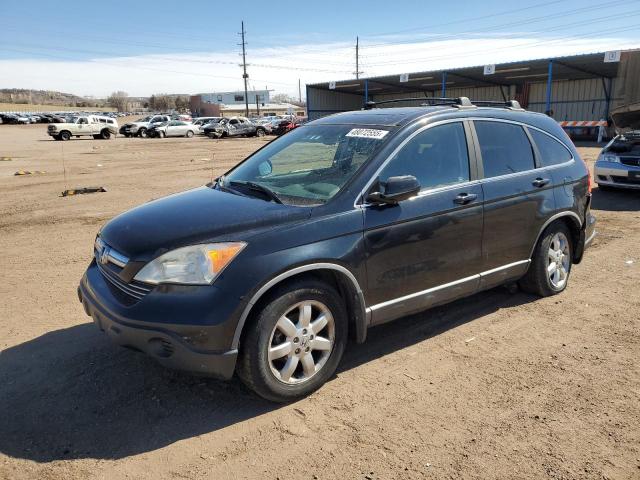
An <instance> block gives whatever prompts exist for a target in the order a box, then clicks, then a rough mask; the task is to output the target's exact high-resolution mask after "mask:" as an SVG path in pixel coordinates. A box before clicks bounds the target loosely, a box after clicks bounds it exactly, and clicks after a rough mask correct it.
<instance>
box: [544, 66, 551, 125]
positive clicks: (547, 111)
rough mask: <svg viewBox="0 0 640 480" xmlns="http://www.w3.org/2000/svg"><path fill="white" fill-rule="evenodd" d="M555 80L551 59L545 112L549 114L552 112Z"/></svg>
mask: <svg viewBox="0 0 640 480" xmlns="http://www.w3.org/2000/svg"><path fill="white" fill-rule="evenodd" d="M552 82H553V60H549V73H548V74H547V107H546V109H545V113H546V114H547V115H549V114H550V112H551V87H552Z"/></svg>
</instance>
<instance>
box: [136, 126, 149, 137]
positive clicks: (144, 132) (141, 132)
mask: <svg viewBox="0 0 640 480" xmlns="http://www.w3.org/2000/svg"><path fill="white" fill-rule="evenodd" d="M138 136H139V137H140V138H146V137H147V129H146V128H141V129H140V130H138Z"/></svg>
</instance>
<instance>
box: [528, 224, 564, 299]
mask: <svg viewBox="0 0 640 480" xmlns="http://www.w3.org/2000/svg"><path fill="white" fill-rule="evenodd" d="M572 264H573V245H572V243H571V232H570V231H569V229H568V228H567V226H566V225H565V224H564V223H560V222H556V223H553V224H551V225H549V226H548V227H547V228H546V230H545V231H544V232H543V233H542V235H541V237H540V240H538V244H537V245H536V248H535V249H534V252H533V256H532V258H531V265H530V266H529V270H528V271H527V273H526V275H525V276H524V277H523V278H522V279H520V281H519V282H518V283H519V285H520V288H522V290H524V291H525V292H528V293H532V294H535V295H540V296H541V297H549V296H551V295H557V294H558V293H560V292H562V291H563V290H564V289H565V288H567V284H568V283H569V275H570V274H571V266H572Z"/></svg>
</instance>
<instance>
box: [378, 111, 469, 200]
mask: <svg viewBox="0 0 640 480" xmlns="http://www.w3.org/2000/svg"><path fill="white" fill-rule="evenodd" d="M400 175H413V176H414V177H416V178H417V179H418V181H419V182H420V186H421V187H422V189H427V188H436V187H441V186H445V185H453V184H456V183H461V182H467V181H469V153H468V151H467V139H466V136H465V133H464V126H463V125H462V123H461V122H455V123H447V124H444V125H439V126H437V127H433V128H428V129H426V130H424V131H423V132H421V133H419V134H417V135H416V136H415V137H413V138H412V139H411V140H410V141H409V142H408V143H407V144H406V145H405V146H404V147H402V150H400V151H399V152H398V153H397V154H396V156H395V157H394V158H392V159H391V161H390V162H389V163H388V164H387V166H386V167H385V168H384V169H383V170H382V172H381V173H380V181H382V182H384V181H385V180H386V179H387V178H389V177H396V176H400Z"/></svg>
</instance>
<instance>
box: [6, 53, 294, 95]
mask: <svg viewBox="0 0 640 480" xmlns="http://www.w3.org/2000/svg"><path fill="white" fill-rule="evenodd" d="M0 51H9V52H17V53H28V54H32V55H37V56H41V57H48V58H57V59H61V60H69V61H73V62H78V60H77V59H75V58H72V57H65V56H63V55H52V54H47V53H41V52H33V51H28V50H18V49H12V48H5V47H2V46H0ZM88 61H89V62H91V63H99V64H102V65H109V66H112V67H117V68H134V69H138V70H149V71H152V72H162V73H176V74H179V75H190V76H197V77H208V78H221V79H231V80H238V77H232V76H226V75H210V74H206V73H197V72H183V71H179V70H168V69H165V68H153V67H142V66H140V65H122V64H117V63H110V62H105V61H103V60H97V59H91V60H88ZM256 81H258V82H265V81H266V80H256ZM268 82H269V83H275V84H278V85H287V86H293V85H295V83H289V82H276V81H273V80H269V81H268Z"/></svg>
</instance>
